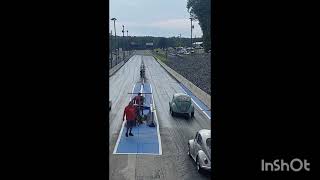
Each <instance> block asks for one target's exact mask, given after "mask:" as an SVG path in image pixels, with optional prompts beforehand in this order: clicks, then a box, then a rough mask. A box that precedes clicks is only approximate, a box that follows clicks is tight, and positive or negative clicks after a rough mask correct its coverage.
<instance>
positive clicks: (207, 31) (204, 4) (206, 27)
mask: <svg viewBox="0 0 320 180" xmlns="http://www.w3.org/2000/svg"><path fill="white" fill-rule="evenodd" d="M187 9H188V11H189V12H190V15H191V17H192V18H194V19H195V20H198V21H199V25H200V27H201V30H202V33H203V46H204V48H205V50H206V51H208V50H209V49H211V0H188V2H187Z"/></svg>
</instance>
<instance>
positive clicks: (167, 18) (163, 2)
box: [109, 0, 202, 38]
mask: <svg viewBox="0 0 320 180" xmlns="http://www.w3.org/2000/svg"><path fill="white" fill-rule="evenodd" d="M186 6H187V0H109V8H110V11H109V12H110V18H113V17H115V18H117V21H116V31H117V35H120V34H121V35H122V32H121V31H122V25H124V29H125V31H126V30H128V31H129V36H132V35H133V36H155V37H172V36H179V34H181V36H182V37H188V38H189V37H190V35H191V34H190V19H189V17H190V15H189V13H188V10H187V8H186ZM109 22H110V24H109V25H110V26H109V28H110V30H112V34H114V25H113V21H111V20H110V21H109ZM192 23H193V24H194V29H193V32H192V34H193V37H195V36H196V37H201V36H202V32H201V29H200V26H199V24H198V22H197V21H196V22H192ZM110 30H109V32H110ZM125 35H127V33H125Z"/></svg>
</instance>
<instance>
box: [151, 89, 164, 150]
mask: <svg viewBox="0 0 320 180" xmlns="http://www.w3.org/2000/svg"><path fill="white" fill-rule="evenodd" d="M150 90H151V96H152V103H153V107H154V111H153V112H154V117H155V118H156V123H157V132H158V141H159V155H162V146H161V137H160V129H159V121H158V116H157V110H156V104H155V103H154V98H153V93H152V86H151V84H150Z"/></svg>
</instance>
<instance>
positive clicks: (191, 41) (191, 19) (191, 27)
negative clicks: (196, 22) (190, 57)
mask: <svg viewBox="0 0 320 180" xmlns="http://www.w3.org/2000/svg"><path fill="white" fill-rule="evenodd" d="M190 20H191V47H192V29H193V28H194V26H193V25H192V20H193V19H192V17H190Z"/></svg>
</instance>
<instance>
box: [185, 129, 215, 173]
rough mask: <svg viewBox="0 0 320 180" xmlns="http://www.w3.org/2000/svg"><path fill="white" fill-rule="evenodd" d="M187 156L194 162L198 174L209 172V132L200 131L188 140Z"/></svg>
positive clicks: (206, 130) (205, 130)
mask: <svg viewBox="0 0 320 180" xmlns="http://www.w3.org/2000/svg"><path fill="white" fill-rule="evenodd" d="M188 154H189V156H191V158H192V159H193V160H194V161H195V162H196V164H197V170H198V172H201V171H202V170H208V171H211V130H208V129H202V130H200V131H198V132H197V134H196V136H195V138H194V139H191V140H189V142H188Z"/></svg>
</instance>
